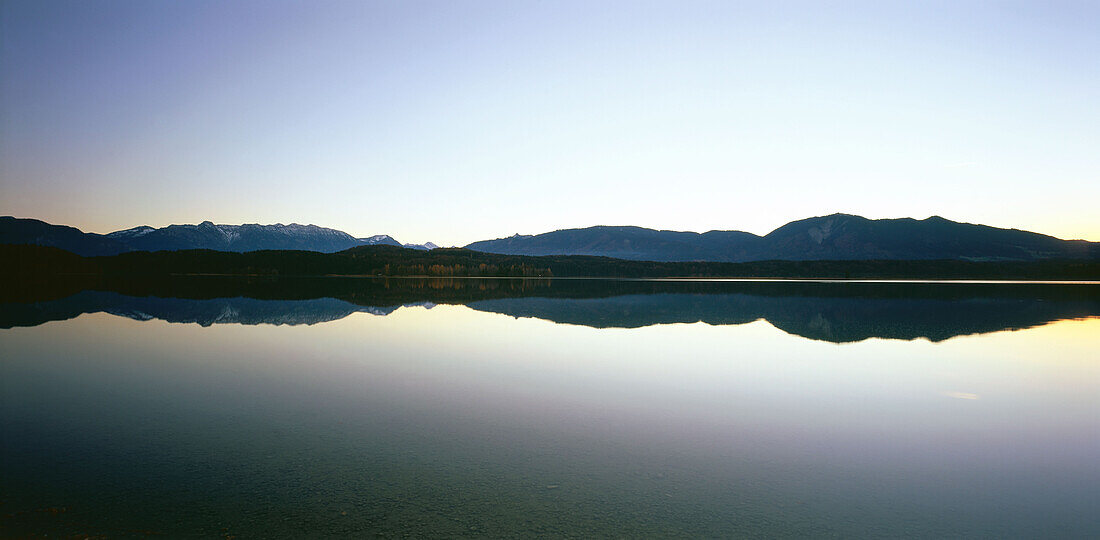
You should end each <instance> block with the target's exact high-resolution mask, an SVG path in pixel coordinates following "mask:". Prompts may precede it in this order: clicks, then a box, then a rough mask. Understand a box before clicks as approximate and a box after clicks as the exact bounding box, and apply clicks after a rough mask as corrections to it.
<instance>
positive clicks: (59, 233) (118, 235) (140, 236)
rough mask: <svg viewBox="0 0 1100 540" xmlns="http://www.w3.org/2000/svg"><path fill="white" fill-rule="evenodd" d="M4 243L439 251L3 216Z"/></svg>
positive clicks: (319, 231)
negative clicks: (88, 226) (96, 227)
mask: <svg viewBox="0 0 1100 540" xmlns="http://www.w3.org/2000/svg"><path fill="white" fill-rule="evenodd" d="M0 243H5V244H32V245H40V246H51V247H57V248H61V249H64V250H66V251H71V252H73V253H76V254H78V255H84V256H98V255H117V254H119V253H125V252H128V251H176V250H181V249H212V250H215V251H236V252H245V251H258V250H267V249H274V250H303V251H319V252H322V253H335V252H337V251H343V250H345V249H349V248H353V247H357V246H362V245H378V244H385V245H393V246H398V247H407V248H410V249H420V250H427V249H434V248H436V247H438V246H436V245H435V244H433V243H431V242H428V243H427V244H404V245H403V244H401V243H400V242H398V241H397V240H394V239H393V237H391V236H389V235H384V234H383V235H376V236H372V237H369V238H355V237H353V236H351V235H350V234H348V233H345V232H343V231H338V230H336V229H328V228H325V227H318V226H317V225H300V224H298V223H291V224H289V225H284V224H282V223H278V224H275V225H259V224H255V223H251V224H244V225H215V224H214V223H212V222H210V221H203V222H202V223H199V224H198V225H169V226H167V227H161V228H159V229H158V228H154V227H150V226H148V225H142V226H140V227H134V228H131V229H124V230H121V231H115V232H112V233H108V234H96V233H86V232H83V231H81V230H79V229H76V228H74V227H67V226H63V225H53V224H50V223H46V222H44V221H39V220H37V219H20V218H14V217H11V216H5V217H0Z"/></svg>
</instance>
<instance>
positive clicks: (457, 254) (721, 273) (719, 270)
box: [0, 245, 1100, 280]
mask: <svg viewBox="0 0 1100 540" xmlns="http://www.w3.org/2000/svg"><path fill="white" fill-rule="evenodd" d="M0 256H2V257H0V258H2V260H3V264H2V265H0V274H5V275H8V276H24V277H30V276H36V277H42V278H45V277H49V276H57V275H100V276H118V277H122V276H161V275H204V274H206V275H240V276H430V277H542V278H550V277H615V278H691V277H705V278H720V277H727V278H778V279H782V278H791V279H806V278H822V279H825V278H835V279H989V280H1098V279H1100V261H1091V260H1043V261H967V260H849V261H758V262H747V263H719V262H652V261H628V260H622V259H613V258H609V257H592V256H580V255H569V256H555V255H551V256H538V257H535V256H523V255H500V254H493V253H483V252H478V251H471V250H467V249H458V248H448V249H433V250H431V251H419V250H413V249H405V248H400V247H394V246H361V247H355V248H352V249H348V250H345V251H340V252H337V253H318V252H312V251H277V250H268V251H252V252H246V253H234V252H224V251H211V250H182V251H157V252H129V253H123V254H120V255H112V256H101V257H82V256H79V255H76V254H74V253H70V252H67V251H64V250H61V249H57V248H52V247H43V246H32V245H0Z"/></svg>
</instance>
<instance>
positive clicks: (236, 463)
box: [0, 280, 1100, 538]
mask: <svg viewBox="0 0 1100 540" xmlns="http://www.w3.org/2000/svg"><path fill="white" fill-rule="evenodd" d="M1097 289H1098V287H1097V286H1095V285H1061V286H1058V285H1048V286H1028V285H983V286H977V285H959V284H954V285H944V284H939V285H937V284H859V283H840V284H806V283H706V282H704V283H658V282H608V281H596V282H580V281H566V280H561V281H511V280H496V281H474V280H468V281H462V280H458V281H446V282H443V281H415V280H404V281H402V280H393V281H388V282H382V281H374V280H339V281H335V280H330V281H323V282H321V281H318V282H310V283H295V284H287V283H285V282H284V283H278V282H247V283H241V282H213V281H206V282H202V283H198V284H196V283H193V282H187V283H183V282H173V283H157V284H132V283H131V284H122V285H120V284H109V285H104V284H94V285H81V286H75V287H73V288H71V289H63V290H51V291H43V290H34V291H30V292H27V293H26V294H24V295H22V296H20V297H18V298H14V297H13V298H9V300H10V301H8V302H6V303H3V304H0V328H2V329H0V357H2V360H0V390H2V407H0V443H2V447H0V452H2V453H0V471H2V476H0V480H2V483H0V486H2V488H0V489H2V492H0V527H2V529H0V533H2V534H0V536H5V537H7V536H25V535H29V534H49V535H50V536H55V535H58V534H64V535H75V534H91V535H96V534H100V535H107V536H109V537H120V536H121V537H126V536H139V537H140V536H144V535H154V534H156V535H167V536H171V537H177V536H197V537H222V536H226V535H229V536H236V537H238V538H247V537H256V538H271V537H294V538H300V537H317V536H342V537H347V536H357V535H369V534H373V535H382V536H429V537H431V536H447V537H454V536H508V537H514V536H575V537H582V536H583V537H590V536H626V537H640V536H645V537H651V536H706V537H729V536H766V537H775V536H801V537H804V536H815V537H816V536H830V535H838V536H880V537H901V536H914V537H936V538H939V537H945V536H981V537H1007V536H1013V537H1018V536H1024V537H1082V538H1086V537H1097V536H1098V535H1100V512H1097V511H1096V509H1097V506H1096V505H1097V501H1100V459H1098V458H1100V292H1098V290H1097Z"/></svg>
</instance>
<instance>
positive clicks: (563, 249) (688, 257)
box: [466, 225, 761, 261]
mask: <svg viewBox="0 0 1100 540" xmlns="http://www.w3.org/2000/svg"><path fill="white" fill-rule="evenodd" d="M760 245H761V238H760V237H759V236H756V235H755V234H752V233H747V232H741V231H710V232H706V233H702V234H699V233H693V232H680V231H655V230H653V229H645V228H642V227H608V226H602V225H601V226H597V227H588V228H584V229H565V230H560V231H554V232H548V233H545V234H539V235H534V236H522V235H518V234H517V235H515V236H512V237H509V238H502V239H499V240H483V241H481V242H474V243H472V244H470V245H468V246H466V249H472V250H474V251H484V252H487V253H501V254H507V255H534V256H539V255H595V256H602V257H614V258H616V259H630V260H636V261H739V260H750V259H751V258H752V257H753V255H754V254H755V253H756V252H758V251H759V249H760Z"/></svg>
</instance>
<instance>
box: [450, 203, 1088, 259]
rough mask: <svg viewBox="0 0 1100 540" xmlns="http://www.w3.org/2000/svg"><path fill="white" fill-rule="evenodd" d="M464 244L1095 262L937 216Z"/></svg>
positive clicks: (1061, 247) (1020, 234)
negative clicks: (755, 230)
mask: <svg viewBox="0 0 1100 540" xmlns="http://www.w3.org/2000/svg"><path fill="white" fill-rule="evenodd" d="M466 247H467V249H472V250H476V251H483V252H487V253H500V254H508V255H598V256H606V257H615V258H620V259H630V260H650V261H713V262H748V261H766V260H794V261H798V260H945V259H957V260H973V261H1032V260H1042V259H1096V258H1100V243H1096V242H1086V241H1083V240H1061V239H1058V238H1055V237H1053V236H1047V235H1043V234H1038V233H1033V232H1027V231H1021V230H1017V229H998V228H996V227H989V226H985V225H972V224H969V223H958V222H954V221H951V220H948V219H944V218H941V217H938V216H934V217H930V218H927V219H923V220H916V219H911V218H902V219H875V220H871V219H867V218H864V217H860V216H853V215H848V214H833V215H831V216H824V217H815V218H809V219H803V220H799V221H794V222H791V223H788V224H786V225H784V226H782V227H780V228H778V229H776V230H774V231H772V232H770V233H768V234H767V235H765V236H763V237H760V236H756V235H754V234H751V233H746V232H740V231H710V232H706V233H701V234H700V233H693V232H677V231H656V230H653V229H644V228H640V227H607V226H599V227H588V228H585V229H566V230H559V231H554V232H549V233H544V234H539V235H533V236H521V235H516V236H512V237H509V238H501V239H498V240H484V241H480V242H474V243H472V244H470V245H468V246H466Z"/></svg>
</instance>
